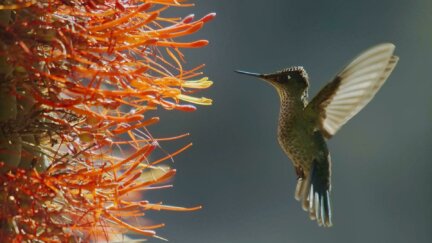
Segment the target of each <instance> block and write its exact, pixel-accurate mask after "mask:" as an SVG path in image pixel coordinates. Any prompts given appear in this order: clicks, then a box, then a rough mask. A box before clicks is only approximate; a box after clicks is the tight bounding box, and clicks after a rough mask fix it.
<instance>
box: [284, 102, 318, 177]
mask: <svg viewBox="0 0 432 243" xmlns="http://www.w3.org/2000/svg"><path fill="white" fill-rule="evenodd" d="M306 104H307V102H305V101H304V100H303V99H301V97H300V96H299V97H294V96H290V95H289V94H284V95H281V108H280V113H279V124H278V141H279V144H280V146H281V147H282V149H283V151H284V152H285V153H286V155H287V156H288V157H289V158H290V160H291V161H292V162H293V164H294V166H295V167H301V168H302V169H303V170H304V171H305V172H308V171H309V170H310V169H311V167H312V163H313V161H314V159H316V158H317V157H321V156H324V154H325V148H321V147H322V146H321V145H320V144H319V143H318V142H317V141H316V139H315V138H316V137H315V136H314V132H315V127H314V126H315V125H314V123H313V122H312V121H309V120H308V119H307V118H306V117H305V115H304V108H305V106H306Z"/></svg>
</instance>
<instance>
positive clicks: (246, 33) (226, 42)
mask: <svg viewBox="0 0 432 243" xmlns="http://www.w3.org/2000/svg"><path fill="white" fill-rule="evenodd" d="M195 3H196V7H195V8H186V9H180V12H179V11H177V10H176V11H175V13H177V14H178V13H180V16H185V15H187V14H188V13H190V12H194V13H195V14H196V16H197V17H198V18H199V17H201V16H203V15H205V14H206V13H208V12H212V11H214V12H217V14H218V16H217V18H216V20H215V21H213V22H211V23H209V24H208V25H206V26H205V28H204V30H202V31H201V32H199V33H198V34H196V35H194V36H193V37H192V38H191V39H197V38H206V39H209V40H210V41H211V43H210V45H209V46H208V47H206V48H204V49H199V50H187V51H185V54H186V57H187V58H186V59H187V60H188V65H189V66H190V67H193V66H195V65H198V64H201V63H206V64H207V67H206V68H205V73H206V75H207V76H209V77H210V78H211V79H212V80H214V81H215V84H214V86H213V87H212V88H211V89H210V90H208V91H205V92H202V93H199V94H198V96H206V97H211V98H213V99H214V105H213V106H211V107H199V110H198V111H197V112H194V113H189V114H185V113H183V112H177V111H172V112H163V111H161V110H159V111H158V112H161V113H159V114H160V115H161V123H160V124H159V125H155V126H153V127H150V128H151V131H152V133H153V135H154V136H155V137H158V136H159V137H162V136H171V135H176V134H181V133H184V132H190V133H191V134H192V135H191V136H190V137H189V138H187V139H183V140H182V141H176V142H170V143H162V146H163V147H164V148H165V149H166V150H169V151H174V149H176V148H179V147H180V146H182V145H184V144H186V143H187V142H189V141H193V142H194V146H193V147H192V149H190V150H188V151H187V152H184V153H182V154H181V155H179V156H177V157H176V158H175V161H176V162H175V164H174V165H173V166H174V167H175V168H176V169H177V171H178V174H177V176H176V179H175V181H174V182H173V183H174V188H173V189H168V190H163V191H157V192H156V191H152V192H149V193H147V195H146V198H148V199H150V200H152V201H159V200H161V201H163V202H164V203H166V204H171V205H179V206H194V205H197V204H202V205H203V206H204V208H203V209H202V210H200V211H198V212H192V213H172V212H156V213H150V214H149V217H150V218H152V220H153V222H155V223H159V222H164V223H166V224H167V226H166V227H165V228H163V229H161V230H159V231H158V233H159V235H161V236H163V237H166V238H168V239H169V240H170V242H180V243H183V242H184V243H221V242H233V243H243V242H245V243H261V242H274V243H278V242H281V243H282V242H362V243H363V242H432V178H431V175H432V159H431V156H432V95H431V92H432V61H431V60H432V1H431V0H414V1H407V0H406V1H402V0H363V1H344V0H337V1H336V0H328V1H318V0H316V1H309V0H301V1H300V0H296V1H289V0H269V1H258V0H219V1H216V0H201V1H200V0H196V1H195ZM382 42H392V43H394V44H395V45H396V55H398V56H399V57H400V62H399V64H398V66H397V67H396V69H395V71H394V72H393V74H392V75H391V76H390V78H389V79H388V81H387V83H386V84H385V85H384V86H383V88H382V89H381V91H380V92H379V93H378V94H377V96H376V97H375V98H374V99H373V101H372V102H371V103H370V104H369V105H368V106H367V107H366V108H365V109H364V110H363V111H361V112H360V113H359V114H358V115H357V116H355V117H354V118H353V119H352V120H351V121H350V122H348V123H347V124H346V125H345V126H344V127H343V128H342V129H341V130H340V131H339V132H338V133H337V135H336V136H335V137H334V138H333V139H331V140H330V141H329V147H330V151H331V153H332V158H333V168H332V169H333V177H332V180H333V191H332V204H333V216H334V218H333V221H334V227H332V228H330V229H324V228H319V227H318V226H317V224H316V223H315V222H313V221H310V220H309V218H308V215H307V214H306V213H305V212H303V210H302V209H301V206H300V204H299V203H298V202H297V201H295V200H294V195H293V193H294V189H295V183H296V176H295V173H294V170H293V168H292V166H291V162H290V161H289V160H288V158H287V157H286V156H285V154H284V153H283V152H282V150H281V149H280V148H279V145H278V143H277V140H276V125H277V116H278V109H279V100H278V96H277V94H276V92H275V90H274V89H273V88H272V87H271V86H269V85H268V84H266V83H264V82H261V81H260V80H258V79H253V78H250V77H246V76H241V75H238V74H235V73H234V72H233V70H235V69H244V70H249V71H255V72H272V71H276V70H279V69H282V68H286V67H290V66H294V65H302V66H304V67H305V68H306V70H307V71H308V73H309V76H310V78H311V80H310V83H311V89H310V97H313V96H314V95H315V94H316V92H317V91H318V90H319V89H320V88H321V87H323V85H324V84H326V83H327V82H328V81H329V80H330V79H331V78H332V77H333V76H334V75H335V74H336V73H337V72H338V71H340V70H341V68H342V67H343V66H344V65H346V64H347V63H348V62H349V61H350V60H351V59H352V58H354V57H355V56H356V55H358V54H359V53H360V52H362V51H363V50H364V49H366V48H369V47H370V46H372V45H375V44H378V43H382ZM150 242H160V240H157V239H150Z"/></svg>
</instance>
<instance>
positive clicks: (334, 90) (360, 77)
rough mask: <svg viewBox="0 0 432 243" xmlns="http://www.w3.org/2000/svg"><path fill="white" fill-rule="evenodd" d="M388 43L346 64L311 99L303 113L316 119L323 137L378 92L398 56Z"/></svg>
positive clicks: (337, 128) (329, 133)
mask: <svg viewBox="0 0 432 243" xmlns="http://www.w3.org/2000/svg"><path fill="white" fill-rule="evenodd" d="M394 49H395V46H394V45H393V44H391V43H385V44H380V45H377V46H374V47H372V48H370V49H368V50H366V51H365V52H363V53H362V54H360V55H359V56H358V57H357V58H355V59H354V60H353V61H352V62H351V63H350V64H348V66H346V67H345V68H344V69H343V70H342V71H341V72H340V73H339V74H338V75H337V76H336V77H335V78H334V79H333V80H332V81H331V82H330V83H329V84H327V85H326V86H324V88H323V89H322V90H321V91H320V92H319V93H318V94H317V95H316V96H315V97H314V98H313V99H312V101H311V102H310V103H309V105H308V106H307V107H306V110H305V111H306V114H307V115H308V116H310V117H313V119H315V120H316V122H317V125H318V126H319V127H320V129H321V131H322V132H323V134H324V135H325V137H326V138H330V137H332V136H333V135H334V134H335V133H336V132H337V131H338V130H339V129H340V128H341V127H342V126H343V125H344V124H345V123H346V122H347V121H348V120H349V119H351V118H352V117H353V116H355V115H356V114H357V113H358V112H359V111H360V110H361V109H362V108H363V107H365V106H366V105H367V103H369V101H370V100H371V99H372V98H373V97H374V95H375V94H376V93H377V92H378V90H379V89H380V88H381V86H382V85H383V84H384V82H385V81H386V79H387V78H388V76H389V75H390V73H391V72H392V71H393V69H394V67H395V66H396V63H397V61H398V59H399V58H398V57H397V56H394V55H393V51H394Z"/></svg>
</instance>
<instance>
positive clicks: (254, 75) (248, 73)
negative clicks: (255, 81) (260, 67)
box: [234, 70, 264, 78]
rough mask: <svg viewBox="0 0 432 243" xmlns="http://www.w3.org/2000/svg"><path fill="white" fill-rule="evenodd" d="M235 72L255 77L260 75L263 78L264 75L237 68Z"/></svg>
mask: <svg viewBox="0 0 432 243" xmlns="http://www.w3.org/2000/svg"><path fill="white" fill-rule="evenodd" d="M234 72H236V73H240V74H245V75H249V76H253V77H258V78H263V77H264V75H263V74H260V73H251V72H246V71H241V70H235V71H234Z"/></svg>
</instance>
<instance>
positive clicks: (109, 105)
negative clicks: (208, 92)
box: [0, 0, 214, 242]
mask: <svg viewBox="0 0 432 243" xmlns="http://www.w3.org/2000/svg"><path fill="white" fill-rule="evenodd" d="M188 6H191V4H188V3H185V1H181V0H159V1H157V0H149V1H138V0H124V1H118V0H62V1H60V0H41V1H31V0H27V1H25V0H22V1H21V0H4V1H0V27H1V28H0V53H1V55H0V77H1V83H0V93H1V94H2V99H3V100H2V101H3V102H2V103H1V104H0V161H1V166H0V170H1V173H0V185H2V186H1V188H0V200H1V201H2V205H3V207H2V209H1V210H0V227H1V231H0V239H2V240H12V241H16V242H22V241H36V240H39V241H46V242H64V241H88V240H91V239H93V240H95V239H97V238H98V237H101V236H102V237H103V238H104V239H106V240H109V239H110V238H111V237H112V235H114V234H117V233H125V232H130V231H133V232H137V233H140V234H142V235H145V236H155V232H154V231H153V230H154V229H156V228H158V227H162V226H163V225H162V224H155V225H147V226H138V225H131V224H129V223H128V221H127V218H130V217H138V216H142V215H143V214H144V213H145V211H146V210H173V211H189V210H196V209H198V208H199V207H194V208H183V207H173V206H166V205H162V204H161V203H156V204H154V203H150V202H148V201H142V200H138V201H131V200H129V199H128V197H127V196H128V195H130V194H133V193H137V192H141V191H147V190H154V189H163V188H168V187H170V185H169V184H168V185H167V184H164V183H167V182H168V181H169V180H170V178H172V177H173V176H174V174H175V170H173V169H171V168H169V167H167V166H161V165H160V163H162V162H163V161H165V160H169V159H172V157H173V156H175V155H176V154H178V153H180V152H182V151H183V150H185V149H187V148H189V147H190V145H191V144H188V145H186V146H184V147H182V148H180V149H179V150H178V151H175V152H172V153H171V154H167V155H166V156H163V157H162V158H152V157H151V154H152V152H153V151H154V150H155V149H157V148H159V147H160V145H159V142H161V141H167V140H173V139H178V138H181V137H184V136H183V135H182V136H178V137H173V138H160V139H158V138H154V137H152V136H151V134H150V133H149V132H148V130H147V127H148V126H150V125H152V124H155V123H157V122H158V121H159V118H158V117H157V116H154V113H150V112H149V111H154V110H155V109H157V107H158V106H161V107H163V108H165V109H178V110H183V111H193V110H195V107H194V106H193V105H191V104H188V103H193V104H200V105H210V104H211V100H209V99H206V98H197V97H193V96H191V94H193V93H195V91H197V90H201V89H206V88H208V87H209V86H211V85H212V82H211V81H209V80H208V79H207V78H206V77H204V78H200V77H199V76H201V75H202V73H201V72H200V69H202V67H203V65H200V66H198V67H196V68H193V69H190V70H186V69H185V68H184V67H183V66H182V63H183V62H184V57H183V54H182V53H181V52H180V48H198V47H202V46H205V45H207V43H208V42H207V41H206V40H197V41H192V42H179V41H177V40H176V38H178V37H183V36H187V35H190V34H193V33H195V32H197V31H198V30H199V29H201V28H202V27H203V25H204V24H205V23H206V22H208V21H210V20H211V19H213V18H214V14H209V15H207V16H204V17H203V18H201V19H199V20H194V16H193V15H189V16H186V17H185V18H172V17H165V16H163V15H164V11H165V10H167V9H168V8H171V7H188ZM183 102H185V103H183Z"/></svg>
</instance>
